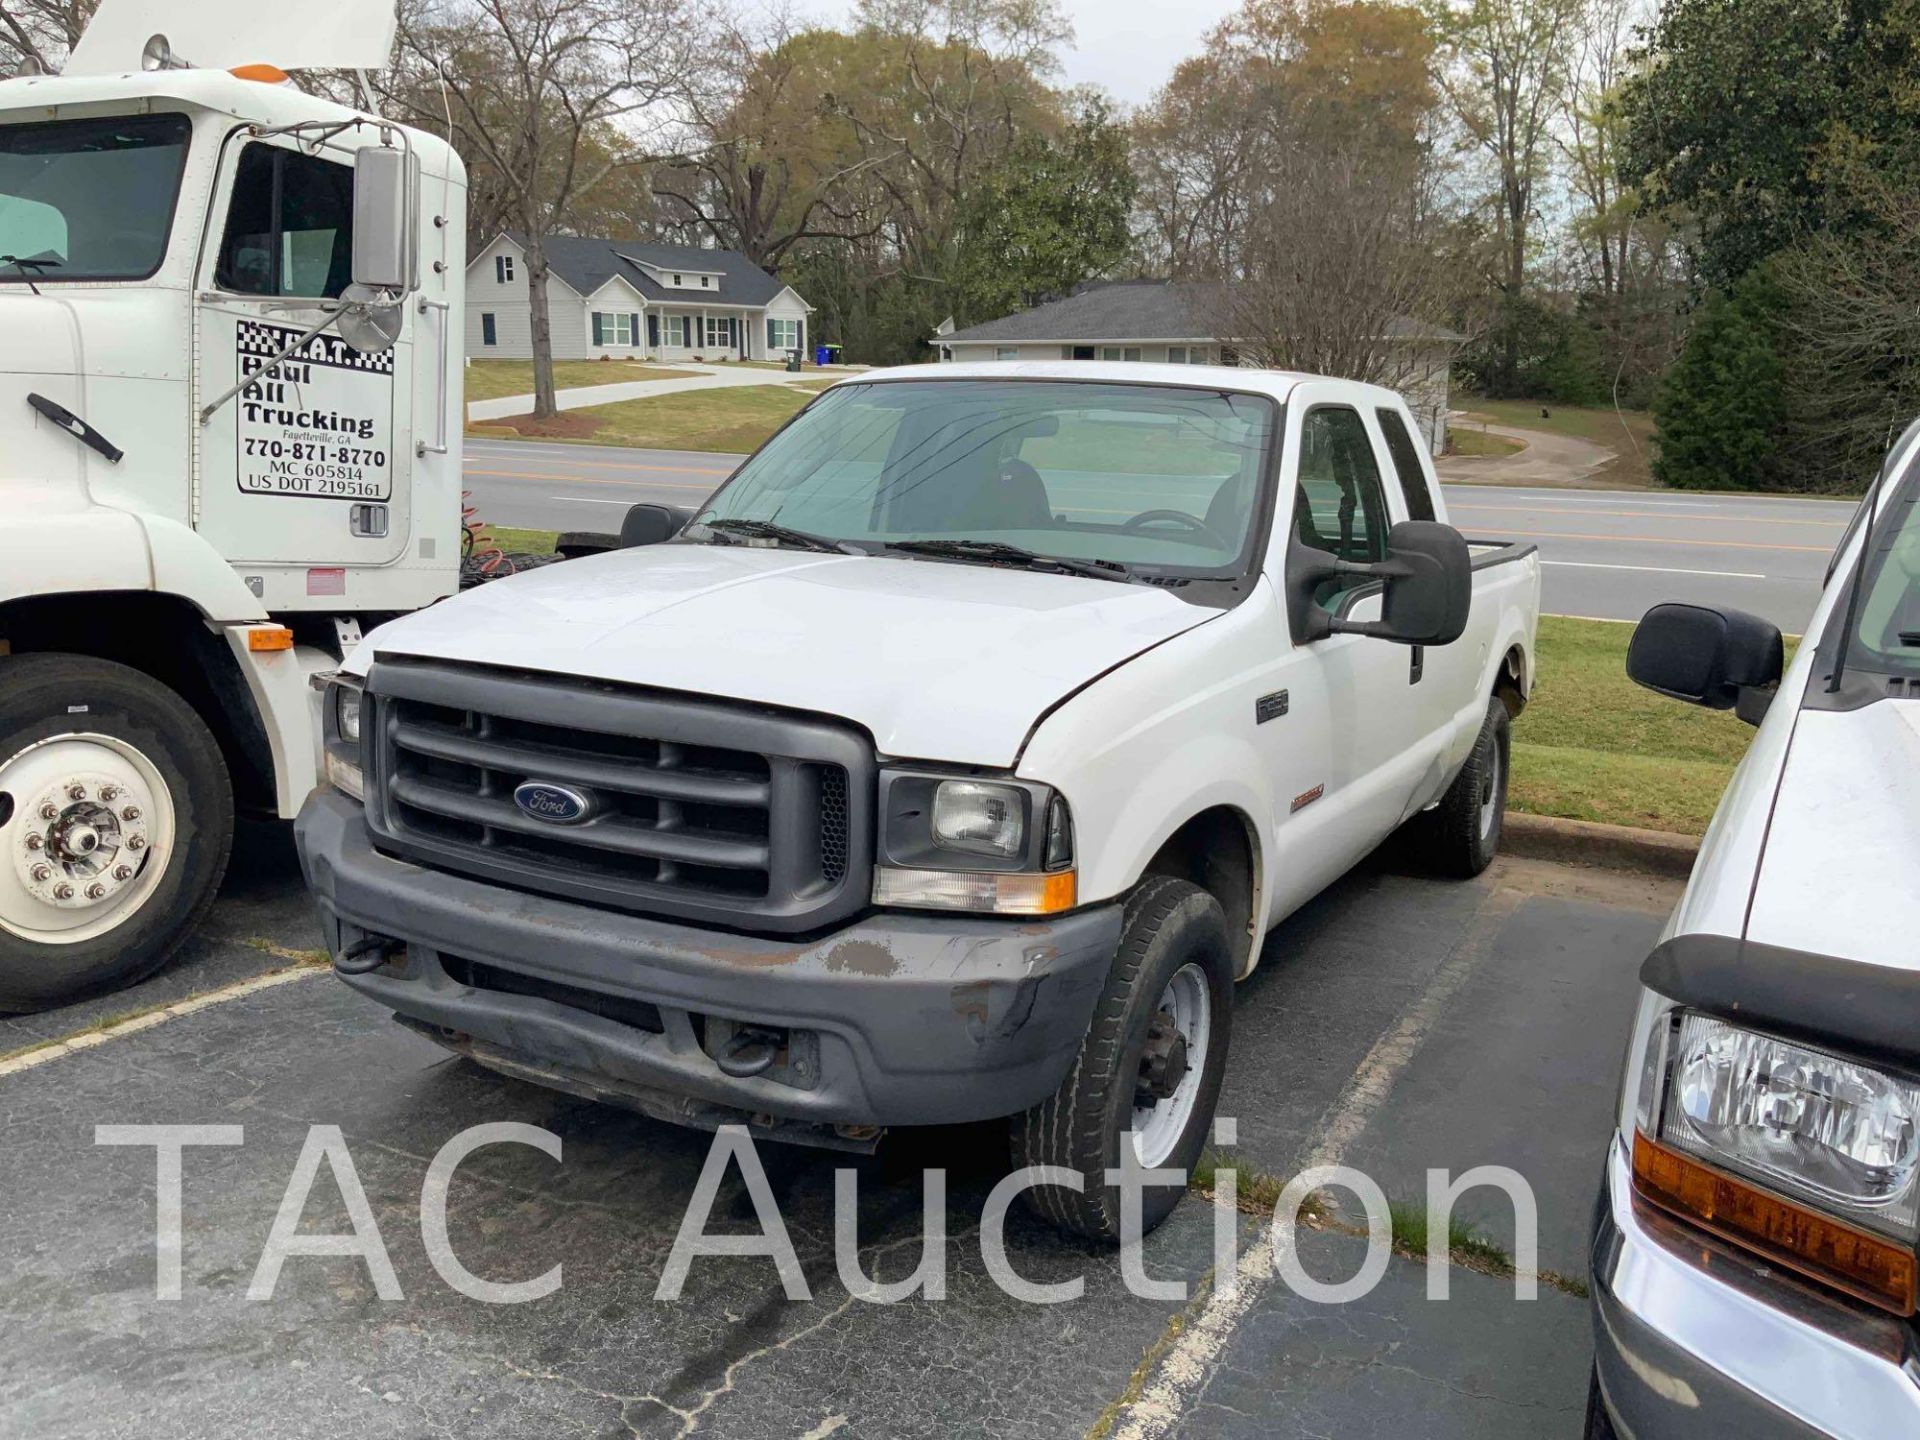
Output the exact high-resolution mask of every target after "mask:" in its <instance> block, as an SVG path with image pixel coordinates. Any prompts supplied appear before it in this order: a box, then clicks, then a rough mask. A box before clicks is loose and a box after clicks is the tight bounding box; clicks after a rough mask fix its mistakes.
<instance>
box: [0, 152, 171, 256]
mask: <svg viewBox="0 0 1920 1440" xmlns="http://www.w3.org/2000/svg"><path fill="white" fill-rule="evenodd" d="M191 129H192V127H191V125H190V124H189V122H188V120H187V117H186V116H184V115H127V116H119V117H114V118H109V119H98V120H56V121H51V122H47V123H36V124H30V125H12V124H0V257H10V258H6V259H0V285H7V284H12V285H18V284H25V283H33V284H42V283H48V282H57V281H61V280H144V279H146V278H147V277H148V276H150V275H152V274H153V273H154V272H155V271H156V270H158V269H159V268H160V262H161V260H162V259H164V258H165V256H166V253H167V232H168V231H169V230H170V229H171V228H172V226H173V207H174V201H175V200H176V198H177V197H178V196H179V193H180V175H181V171H182V169H183V168H184V166H185V164H186V156H187V140H188V136H189V134H190V132H191Z"/></svg>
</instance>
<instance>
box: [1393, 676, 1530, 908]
mask: <svg viewBox="0 0 1920 1440" xmlns="http://www.w3.org/2000/svg"><path fill="white" fill-rule="evenodd" d="M1512 731H1513V721H1512V720H1511V719H1510V718H1509V717H1508V715H1507V707H1506V705H1505V704H1504V703H1503V702H1502V701H1501V699H1500V697H1499V696H1498V695H1495V696H1494V697H1492V698H1491V699H1490V700H1488V701H1487V718H1486V719H1485V720H1484V721H1483V722H1482V723H1481V726H1480V734H1479V736H1478V737H1477V738H1476V739H1475V740H1474V742H1473V750H1472V752H1471V753H1470V754H1469V755H1468V756H1467V763H1466V764H1465V765H1462V766H1461V767H1460V773H1459V774H1458V775H1456V776H1454V778H1453V784H1452V785H1450V786H1448V787H1447V793H1446V794H1445V795H1443V796H1441V797H1440V803H1439V804H1438V805H1437V806H1435V807H1434V808H1433V809H1432V810H1430V811H1429V812H1428V813H1426V814H1425V815H1422V816H1421V817H1420V820H1419V823H1418V825H1417V826H1416V827H1415V830H1414V837H1413V838H1414V842H1415V843H1414V850H1415V853H1416V854H1418V855H1419V856H1420V858H1421V860H1422V861H1423V862H1424V863H1425V864H1426V865H1427V866H1429V867H1430V868H1432V869H1433V870H1435V871H1437V872H1438V873H1440V874H1442V875H1451V876H1455V877H1457V878H1459V879H1462V880H1470V879H1472V878H1473V877H1474V876H1475V875H1478V874H1479V873H1480V872H1481V871H1482V870H1485V869H1486V868H1487V866H1489V865H1491V864H1492V863H1493V857H1494V856H1495V855H1496V854H1497V853H1498V852H1499V849H1500V830H1501V827H1502V825H1503V824H1504V822H1505V820H1506V813H1507V773H1508V761H1509V759H1510V758H1511V749H1512V742H1511V736H1512Z"/></svg>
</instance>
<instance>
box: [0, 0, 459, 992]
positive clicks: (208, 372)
mask: <svg viewBox="0 0 1920 1440" xmlns="http://www.w3.org/2000/svg"><path fill="white" fill-rule="evenodd" d="M274 8H276V9H278V8H279V7H274ZM174 11H178V12H179V13H171V12H174ZM303 26H304V27H305V29H304V33H303V28H302V27H303ZM155 30H161V31H165V32H166V33H153V32H154V31H155ZM250 30H251V32H252V33H249V32H250ZM392 35H393V17H392V11H391V7H390V6H388V7H387V9H386V11H385V13H384V14H381V13H380V11H379V8H378V6H375V7H373V8H372V9H371V10H370V9H369V7H368V6H366V5H363V4H348V5H344V6H332V7H328V12H327V15H326V16H323V17H313V18H309V19H306V20H302V19H300V18H297V17H289V16H287V15H285V14H284V13H281V14H276V15H274V16H272V17H259V18H257V19H255V20H254V21H253V22H252V23H251V25H249V23H247V21H246V18H245V14H244V11H236V9H235V7H234V6H232V5H231V4H229V3H223V0H212V3H202V4H199V5H196V6H193V7H191V8H188V7H184V6H168V5H166V4H161V3H153V0H126V3H118V0H109V3H108V4H107V5H106V6H103V8H102V10H101V12H100V14H99V16H98V18H97V19H96V21H95V24H94V26H93V27H92V28H91V29H90V30H89V32H88V34H87V36H86V37H85V38H84V39H83V40H82V42H81V44H80V46H79V47H78V48H77V49H76V50H75V52H74V55H73V57H72V60H71V62H70V63H69V64H68V65H67V66H66V67H65V73H64V74H61V75H22V76H18V77H15V78H12V79H9V80H6V81H4V82H0V1011H3V1010H7V1009H29V1008H34V1007H37V1006H41V1005H45V1004H48V1003H51V1002H54V1001H56V1000H59V999H62V998H64V997H67V996H70V995H73V994H76V993H79V992H81V991H85V990H88V989H93V988H98V987H104V986H108V985H112V984H115V983H125V982H127V981H130V980H132V979H135V978H137V977H139V976H140V975H142V974H144V973H146V972H148V971H151V970H152V969H154V968H155V967H157V966H158V965H159V964H161V963H162V962H163V961H164V960H165V959H166V957H167V955H168V954H169V953H170V952H171V950H172V949H173V948H174V947H175V946H176V945H177V944H178V943H179V941H180V940H181V939H182V938H183V937H184V936H185V935H186V934H187V933H188V931H189V930H190V929H191V927H192V925H193V923H194V921H195V920H196V919H197V918H198V917H199V916H200V915H201V914H202V913H203V912H204V910H205V909H206V907H207V905H208V904H209V903H210V901H211V899H212V897H213V894H214V891H215V888H216V887H217V885H218V884H219V882H220V879H221V876H222V874H223V872H224V870H225V868H226V865H227V859H228V854H229V851H230V849H231V845H232V840H233V832H234V816H235V813H236V810H238V811H241V812H256V813H260V814H264V815H270V816H273V815H277V816H281V817H288V818H290V817H291V816H292V815H293V814H294V813H295V812H296V811H297V810H298V809H299V807H300V804H301V802H302V801H303V800H304V799H305V798H306V796H307V794H308V792H309V791H311V790H312V789H313V787H314V784H315V781H316V754H317V748H318V747H317V744H316V738H315V737H316V732H315V729H314V719H313V716H314V709H313V704H314V702H313V699H312V697H311V694H310V690H309V686H308V677H309V675H310V674H312V673H314V672H316V671H319V670H323V669H330V668H332V667H333V666H334V665H336V664H337V663H338V661H339V659H340V657H341V656H342V654H343V653H344V651H345V650H346V649H347V648H349V647H350V646H351V644H352V643H353V642H354V640H355V639H356V638H357V636H358V634H359V632H360V630H361V628H362V627H363V626H367V627H369V628H370V626H371V624H372V623H373V622H374V621H377V620H382V619H387V618H391V617H393V616H395V615H398V614H400V613H402V612H406V611H411V610H415V609H418V608H419V607H421V606H423V605H427V604H430V603H432V602H433V601H435V600H438V599H440V598H442V597H444V596H447V595H450V594H452V593H453V592H454V591H455V590H456V589H457V588H458V585H459V567H460V538H461V534H462V530H461V520H460V484H461V480H460V418H461V414H462V411H461V407H460V395H461V365H462V358H461V344H460V337H459V334H458V331H457V329H456V328H455V327H456V325H457V323H458V320H459V317H460V315H461V313H462V285H463V276H464V267H465V255H464V236H465V204H466V178H465V172H464V169H463V167H462V165H461V162H460V159H459V157H458V156H457V155H456V154H455V153H454V151H453V149H452V148H451V147H450V146H449V145H448V144H447V143H446V142H445V141H444V140H442V139H439V138H437V137H435V136H433V135H429V134H423V133H421V132H419V131H415V130H410V129H407V128H405V127H402V126H398V125H395V124H392V123H390V122H388V121H384V120H382V119H380V118H378V117H377V116H376V115H373V114H371V113H367V112H362V111H356V110H354V109H349V108H345V107H343V106H341V105H338V104H335V103H332V102H331V101H328V100H325V99H320V98H317V97H315V96H312V95H309V94H306V93H303V92H302V91H300V90H299V89H297V88H295V87H294V86H293V85H292V84H291V83H289V82H287V80H286V77H285V75H284V74H283V73H282V72H281V71H280V70H279V69H276V68H274V67H276V66H295V65H313V66H319V65H327V66H334V65H340V66H353V65H359V66H371V65H379V64H384V63H385V61H386V54H387V47H388V46H389V45H390V44H391V41H392Z"/></svg>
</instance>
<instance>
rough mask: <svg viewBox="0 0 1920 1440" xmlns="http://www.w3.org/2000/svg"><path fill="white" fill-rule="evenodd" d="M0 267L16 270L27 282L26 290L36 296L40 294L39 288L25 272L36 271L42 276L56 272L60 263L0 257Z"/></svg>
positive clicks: (20, 257)
mask: <svg viewBox="0 0 1920 1440" xmlns="http://www.w3.org/2000/svg"><path fill="white" fill-rule="evenodd" d="M0 265H11V266H12V267H13V268H14V269H16V270H18V271H19V272H20V278H21V279H22V280H24V281H26V282H27V288H28V289H29V290H31V291H32V292H33V293H34V294H36V295H38V294H39V293H40V287H39V286H38V285H36V284H34V283H33V276H31V275H29V274H28V273H27V272H28V271H29V270H38V271H40V272H41V273H43V274H44V273H45V272H46V271H48V270H58V269H59V268H60V262H59V261H58V260H32V259H29V258H28V257H27V256H25V255H0Z"/></svg>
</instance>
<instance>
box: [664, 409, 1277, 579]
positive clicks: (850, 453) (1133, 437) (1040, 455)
mask: <svg viewBox="0 0 1920 1440" xmlns="http://www.w3.org/2000/svg"><path fill="white" fill-rule="evenodd" d="M1279 413H1280V409H1279V406H1278V405H1277V404H1276V403H1275V402H1273V401H1272V400H1270V399H1267V398H1264V397H1262V396H1257V395H1243V394H1233V393H1229V392H1224V391H1219V390H1208V389H1202V388H1194V389H1185V388H1181V387H1177V386H1170V385H1133V384H1121V383H1107V382H1104V381H1082V380H1062V381H1041V380H927V381H918V380H909V381H886V382H879V383H871V384H850V385H841V386H836V387H835V388H834V389H832V390H830V391H828V392H827V393H826V394H825V395H823V396H821V398H820V399H819V400H818V401H816V402H815V403H814V404H813V405H812V406H811V407H809V408H808V409H807V410H806V411H805V412H804V413H802V414H801V416H800V417H799V419H797V420H795V421H794V422H793V423H792V424H791V425H789V426H788V427H787V428H786V429H785V430H783V431H781V432H780V433H779V434H778V435H776V436H775V437H774V438H773V439H772V440H771V441H769V442H768V443H767V445H766V446H765V448H763V449H762V450H761V451H760V453H759V454H757V455H755V456H754V457H753V459H751V460H749V461H748V462H747V464H746V465H744V466H743V467H742V468H741V469H740V471H739V473H738V474H736V475H735V476H734V477H733V479H732V480H730V481H729V482H728V483H727V484H726V486H725V487H723V488H722V489H721V490H720V492H719V493H718V494H716V495H715V496H714V497H713V499H712V500H711V501H709V502H708V505H707V508H706V509H705V510H704V511H702V512H701V514H700V515H699V516H698V517H697V519H696V522H695V525H694V526H693V527H690V529H691V530H692V534H691V535H690V536H689V538H700V536H701V535H702V534H703V533H706V534H711V535H713V536H724V535H725V534H726V533H727V532H728V530H729V528H732V527H730V526H729V524H728V522H735V525H736V526H737V525H738V524H739V523H740V522H748V523H751V522H761V523H762V524H773V525H778V526H783V527H786V528H787V529H789V530H799V531H805V532H807V533H808V534H810V535H815V536H821V537H826V538H828V539H832V540H838V541H851V542H853V543H854V544H855V545H857V546H860V547H861V548H863V549H864V548H867V546H868V545H869V544H871V545H872V546H873V547H874V548H875V549H884V548H885V547H886V546H888V545H890V544H900V543H908V544H913V543H917V542H953V541H958V542H963V543H979V544H982V545H998V546H1003V547H1005V546H1017V547H1019V548H1020V549H1022V550H1027V551H1033V552H1036V553H1037V554H1040V555H1044V556H1054V557H1063V558H1065V559H1068V560H1076V561H1092V562H1096V563H1106V564H1113V565H1118V566H1125V567H1126V568H1127V569H1128V570H1130V571H1138V570H1143V569H1144V570H1150V571H1159V572H1164V573H1167V574H1171V575H1195V576H1222V577H1225V576H1232V575H1237V574H1239V573H1241V572H1242V570H1243V569H1244V568H1245V563H1246V556H1247V554H1248V552H1249V550H1250V549H1251V547H1252V545H1253V543H1254V530H1255V524H1254V521H1255V516H1256V514H1257V513H1258V512H1259V509H1260V496H1261V490H1262V486H1263V483H1264V479H1265V476H1266V474H1267V471H1268V461H1269V458H1270V453H1271V450H1272V447H1273V445H1274V444H1275V443H1276V436H1277V433H1278V417H1279ZM703 525H711V526H713V529H712V530H711V531H707V532H703V531H702V530H701V528H700V527H701V526H703Z"/></svg>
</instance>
